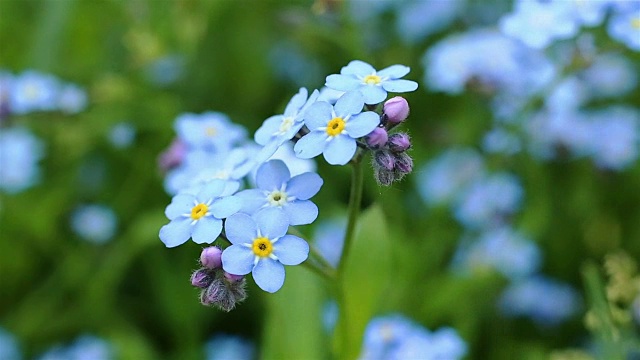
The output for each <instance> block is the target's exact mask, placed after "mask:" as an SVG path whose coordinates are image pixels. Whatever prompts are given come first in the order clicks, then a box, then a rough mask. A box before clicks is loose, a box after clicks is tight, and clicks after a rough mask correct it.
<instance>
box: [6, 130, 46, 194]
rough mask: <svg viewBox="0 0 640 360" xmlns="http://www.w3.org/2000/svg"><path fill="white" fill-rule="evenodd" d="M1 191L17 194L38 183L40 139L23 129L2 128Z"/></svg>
mask: <svg viewBox="0 0 640 360" xmlns="http://www.w3.org/2000/svg"><path fill="white" fill-rule="evenodd" d="M0 154H1V155H2V156H0V190H4V191H6V192H8V193H11V194H15V193H18V192H20V191H23V190H25V189H28V188H30V187H31V186H33V185H35V184H37V183H38V181H39V179H40V168H39V166H38V161H40V159H42V157H43V156H44V145H43V143H42V141H41V140H40V139H38V138H37V137H36V136H35V135H33V134H32V133H31V132H30V131H29V130H28V129H26V128H23V127H12V128H0Z"/></svg>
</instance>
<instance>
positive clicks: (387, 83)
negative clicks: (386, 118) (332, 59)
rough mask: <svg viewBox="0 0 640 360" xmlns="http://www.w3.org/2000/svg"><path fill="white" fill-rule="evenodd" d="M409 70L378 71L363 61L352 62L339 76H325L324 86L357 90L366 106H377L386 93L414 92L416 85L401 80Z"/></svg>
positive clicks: (399, 66)
mask: <svg viewBox="0 0 640 360" xmlns="http://www.w3.org/2000/svg"><path fill="white" fill-rule="evenodd" d="M410 70H411V69H410V68H409V67H408V66H404V65H391V66H389V67H387V68H385V69H382V70H380V71H376V69H374V68H373V66H371V65H369V64H367V63H366V62H364V61H360V60H353V61H351V62H350V63H349V64H348V65H347V66H345V67H343V68H342V69H341V70H340V74H333V75H329V76H327V79H326V83H325V85H326V86H327V87H329V88H331V89H334V90H340V91H353V90H358V91H360V92H361V93H362V94H363V95H364V102H365V103H367V104H379V103H381V102H383V101H384V99H386V98H387V92H394V93H403V92H409V91H414V90H415V89H417V88H418V83H416V82H415V81H411V80H403V79H400V78H401V77H403V76H405V75H407V74H408V73H409V71H410Z"/></svg>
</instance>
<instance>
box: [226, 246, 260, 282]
mask: <svg viewBox="0 0 640 360" xmlns="http://www.w3.org/2000/svg"><path fill="white" fill-rule="evenodd" d="M254 257H255V255H254V254H253V251H251V249H250V248H247V247H244V246H242V245H231V246H229V247H228V248H226V249H224V251H223V252H222V269H223V270H224V271H226V272H228V273H229V274H233V275H247V274H248V273H250V272H251V270H253V259H254Z"/></svg>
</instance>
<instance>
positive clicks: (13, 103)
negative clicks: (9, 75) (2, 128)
mask: <svg viewBox="0 0 640 360" xmlns="http://www.w3.org/2000/svg"><path fill="white" fill-rule="evenodd" d="M59 86H60V84H59V83H58V79H56V78H55V77H53V76H51V75H46V74H42V73H40V72H37V71H25V72H24V73H22V74H21V75H18V76H16V77H14V78H13V81H12V82H11V89H10V91H9V109H10V111H11V112H14V113H16V114H26V113H30V112H33V111H50V110H55V109H56V108H57V106H58V103H57V101H58V91H59V89H58V88H59Z"/></svg>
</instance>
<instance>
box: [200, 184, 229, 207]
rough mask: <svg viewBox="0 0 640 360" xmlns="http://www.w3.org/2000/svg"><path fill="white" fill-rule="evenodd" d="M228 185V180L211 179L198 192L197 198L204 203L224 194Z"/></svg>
mask: <svg viewBox="0 0 640 360" xmlns="http://www.w3.org/2000/svg"><path fill="white" fill-rule="evenodd" d="M226 186H227V184H226V181H224V180H218V179H215V180H211V181H208V182H206V183H205V184H204V186H203V187H202V189H201V190H200V191H199V192H198V195H197V196H196V199H197V200H198V202H201V203H204V202H207V201H209V200H211V199H213V198H216V197H218V196H220V194H222V192H223V191H224V190H225V187H226Z"/></svg>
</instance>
